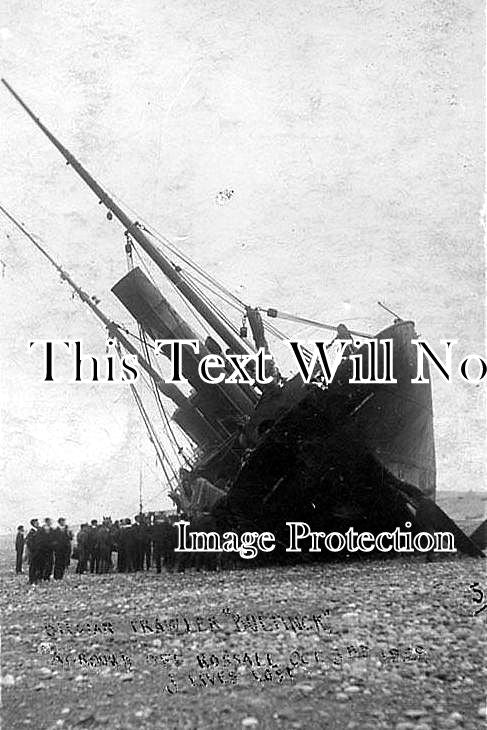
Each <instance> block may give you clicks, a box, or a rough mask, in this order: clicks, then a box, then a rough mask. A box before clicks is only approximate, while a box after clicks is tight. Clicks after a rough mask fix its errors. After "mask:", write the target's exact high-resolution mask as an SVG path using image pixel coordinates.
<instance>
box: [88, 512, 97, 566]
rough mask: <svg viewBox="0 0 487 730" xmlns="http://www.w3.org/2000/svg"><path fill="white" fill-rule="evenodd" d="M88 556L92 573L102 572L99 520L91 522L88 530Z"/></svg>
mask: <svg viewBox="0 0 487 730" xmlns="http://www.w3.org/2000/svg"><path fill="white" fill-rule="evenodd" d="M87 539H88V555H89V561H90V573H99V572H100V549H99V544H98V520H91V526H90V527H89V528H88V538H87Z"/></svg>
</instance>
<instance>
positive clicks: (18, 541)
mask: <svg viewBox="0 0 487 730" xmlns="http://www.w3.org/2000/svg"><path fill="white" fill-rule="evenodd" d="M24 543H25V537H24V526H23V525H19V526H18V527H17V536H16V538H15V552H16V556H17V557H16V561H15V572H16V573H17V575H18V574H19V573H22V556H23V554H24Z"/></svg>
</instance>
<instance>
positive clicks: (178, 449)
mask: <svg viewBox="0 0 487 730" xmlns="http://www.w3.org/2000/svg"><path fill="white" fill-rule="evenodd" d="M125 239H126V243H125V253H126V254H127V265H128V268H129V270H130V271H131V270H132V269H133V268H134V260H133V256H132V251H133V248H134V244H133V240H132V238H131V236H130V234H129V233H128V231H125ZM138 328H139V337H140V341H141V343H142V347H143V351H144V355H145V359H146V360H147V362H148V363H149V365H150V366H151V367H154V364H153V363H152V361H151V354H150V350H149V346H148V342H147V337H146V334H145V331H144V329H143V327H142V325H141V324H140V323H138ZM149 380H150V384H151V391H152V393H153V396H154V398H155V401H156V404H157V408H158V411H159V415H160V417H161V420H162V423H163V426H164V427H165V429H166V430H167V432H168V434H169V443H170V445H171V447H172V449H173V452H174V455H175V457H176V459H177V461H178V462H179V464H180V465H181V457H182V458H183V460H184V462H186V463H187V458H186V455H185V454H184V449H183V447H182V446H181V445H180V444H179V442H178V440H177V438H176V436H175V434H174V431H173V429H172V426H171V421H170V419H169V417H168V415H167V413H166V409H165V408H164V404H163V402H162V398H161V394H160V392H159V388H158V387H157V386H156V383H155V381H154V378H153V377H152V375H150V374H149Z"/></svg>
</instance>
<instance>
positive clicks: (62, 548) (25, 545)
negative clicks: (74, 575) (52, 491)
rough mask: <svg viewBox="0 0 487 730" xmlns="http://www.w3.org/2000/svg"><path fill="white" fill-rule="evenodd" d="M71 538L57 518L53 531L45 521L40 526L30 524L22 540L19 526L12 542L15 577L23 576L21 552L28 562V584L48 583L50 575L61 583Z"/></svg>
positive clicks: (64, 523) (69, 553)
mask: <svg viewBox="0 0 487 730" xmlns="http://www.w3.org/2000/svg"><path fill="white" fill-rule="evenodd" d="M72 540H73V534H72V532H71V531H70V529H69V528H68V526H67V524H66V520H65V519H64V517H60V518H59V519H58V521H57V525H56V526H55V527H53V525H52V520H51V519H50V518H49V517H46V518H45V520H44V523H43V524H42V525H40V524H39V520H38V519H32V520H31V521H30V530H29V532H28V533H27V536H25V537H24V526H23V525H19V526H18V528H17V535H16V538H15V551H16V565H15V570H16V572H17V573H22V563H23V556H24V552H26V555H27V559H28V562H29V583H32V584H35V583H40V582H41V581H48V580H50V578H51V575H53V576H54V578H55V579H56V580H60V579H61V578H62V577H63V576H64V573H65V571H66V569H67V567H68V565H69V563H70V558H71V543H72Z"/></svg>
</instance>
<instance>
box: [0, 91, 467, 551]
mask: <svg viewBox="0 0 487 730" xmlns="http://www.w3.org/2000/svg"><path fill="white" fill-rule="evenodd" d="M3 83H4V85H5V86H6V87H7V88H8V90H9V91H10V93H11V94H12V95H13V96H14V97H15V99H16V100H17V101H18V102H19V103H20V104H21V106H22V107H23V108H24V109H25V111H26V112H27V113H28V114H29V116H30V117H31V118H32V119H33V120H34V122H35V123H36V125H37V126H38V127H39V128H40V129H41V130H42V131H43V133H44V134H45V135H46V136H47V137H48V139H49V140H50V141H51V142H52V144H53V145H54V146H55V147H56V148H57V149H58V150H59V151H60V152H61V154H62V155H63V157H64V158H65V160H66V162H67V163H68V164H69V165H71V167H72V168H73V169H74V170H75V172H77V173H78V175H79V176H80V177H81V178H82V179H83V180H84V182H85V183H86V184H87V185H88V186H89V187H90V188H91V190H92V191H93V192H94V193H95V195H96V197H97V198H98V200H99V203H101V204H102V205H103V206H105V207H106V209H107V217H108V218H109V219H110V220H111V219H112V218H113V217H115V218H117V219H118V220H119V221H120V223H121V224H122V226H123V230H124V234H125V237H126V249H125V250H126V253H127V259H128V261H129V272H128V273H127V274H126V275H125V276H124V277H123V278H122V279H121V280H120V281H118V282H117V283H116V284H115V286H114V287H113V289H112V291H113V292H114V294H115V295H116V296H117V297H118V299H119V300H120V301H121V302H122V304H123V305H124V307H125V308H126V309H127V310H128V311H129V312H130V314H131V315H132V316H133V317H134V318H135V320H136V321H137V323H138V325H139V327H140V331H139V332H140V335H141V338H140V339H142V341H143V345H144V348H143V353H141V352H139V350H138V348H137V347H136V346H135V345H134V344H133V342H132V341H131V340H130V339H129V338H128V337H127V336H126V334H125V333H124V332H123V331H122V330H121V328H120V327H118V325H117V324H116V323H114V322H113V321H112V320H110V319H109V318H108V317H107V316H106V315H104V314H103V313H102V312H101V310H100V309H99V308H98V306H97V304H96V303H94V302H93V299H92V298H91V297H89V296H88V295H87V294H86V293H85V292H84V291H83V290H82V289H81V288H80V287H78V286H77V285H76V284H74V282H73V281H72V280H71V279H70V277H69V275H68V274H67V273H66V272H65V271H64V270H63V269H61V267H60V266H59V265H58V264H56V262H54V261H53V260H52V259H50V260H51V263H53V264H54V265H55V266H56V268H57V269H58V270H59V271H60V273H61V275H62V276H63V278H64V279H66V280H67V281H68V283H69V284H70V285H71V286H72V288H73V289H74V290H75V291H76V292H77V293H78V294H79V296H80V297H81V299H82V300H83V301H84V302H85V303H86V304H88V306H90V308H91V309H92V310H93V311H94V312H95V314H96V315H97V316H98V317H99V319H100V320H101V321H102V322H103V324H104V325H105V326H106V327H107V329H108V331H109V334H110V335H111V336H112V337H113V338H115V339H116V340H117V342H118V343H119V345H120V347H121V348H123V349H125V350H127V351H128V352H129V353H132V354H137V356H138V358H139V362H140V363H141V365H142V367H143V368H144V369H145V370H146V372H147V373H148V374H149V376H150V378H151V380H152V382H153V384H154V388H155V392H156V394H157V397H158V398H160V394H161V393H162V395H163V396H165V397H167V398H169V399H170V400H171V401H172V402H173V404H174V405H175V406H176V409H175V410H174V412H173V414H172V419H173V421H174V422H175V423H177V424H178V426H179V428H180V429H182V431H183V432H184V433H185V434H186V435H187V436H188V438H189V439H190V440H191V442H192V443H193V444H194V446H195V447H196V449H195V454H196V456H195V457H194V458H192V459H191V460H187V461H186V463H185V464H184V468H183V469H181V471H180V479H179V481H178V483H177V484H176V483H174V480H173V481H172V484H171V494H172V496H173V498H174V500H175V501H176V503H177V504H178V505H179V506H180V508H181V509H183V510H184V511H192V510H199V511H201V512H212V513H213V515H214V516H215V518H216V519H217V520H218V521H219V522H220V524H223V525H227V526H228V527H230V528H232V529H233V528H235V529H239V530H244V529H246V530H248V529H259V530H271V531H272V532H273V533H274V534H275V535H276V538H277V540H278V543H281V544H284V542H285V538H284V530H285V523H286V522H287V521H290V520H293V521H299V520H301V521H303V522H305V523H307V524H308V525H310V527H311V528H312V529H316V530H324V531H330V530H337V531H342V532H345V531H346V530H347V529H348V528H350V527H353V528H354V529H356V530H358V531H360V532H363V531H369V532H371V533H373V534H377V533H378V532H380V531H384V530H394V529H395V528H396V527H398V526H403V525H404V524H405V523H406V522H410V523H411V525H412V528H411V529H412V530H413V531H416V532H418V531H421V530H426V531H433V530H448V531H450V532H452V533H453V534H454V536H455V543H456V547H457V549H458V550H459V551H463V552H466V553H468V554H471V555H478V554H481V553H480V550H479V549H478V547H477V546H476V545H475V544H474V543H473V542H472V541H471V540H469V538H468V537H467V536H466V535H465V534H464V533H463V532H462V531H461V530H460V529H459V528H458V527H457V526H456V525H455V523H454V522H452V520H450V519H449V518H448V517H447V515H446V514H445V513H444V512H442V510H440V509H439V507H438V506H437V505H436V504H435V501H434V500H435V489H436V470H435V449H434V436H433V412H432V397H431V386H430V383H429V382H424V383H412V382H411V380H412V379H413V378H414V377H415V374H416V369H417V350H416V348H415V347H414V346H413V345H412V343H411V340H412V339H414V337H415V331H414V324H413V322H411V321H403V320H401V319H399V318H397V317H395V319H394V322H393V324H391V325H390V326H389V327H387V328H386V329H384V330H382V331H381V332H379V333H378V334H377V335H375V337H372V339H374V340H377V341H378V342H384V341H391V343H392V348H393V352H394V376H395V379H396V381H397V382H394V383H390V382H385V383H381V382H372V383H364V382H361V383H351V382H350V376H351V368H352V362H351V359H350V357H344V358H343V359H342V361H341V363H340V364H339V366H338V369H337V371H336V374H335V376H334V378H333V380H332V381H331V382H328V383H327V382H323V379H320V378H319V377H317V378H312V379H311V382H309V383H306V382H304V380H303V378H302V377H301V375H300V374H299V373H298V374H297V375H295V376H293V377H291V378H288V379H284V378H282V377H281V376H280V375H279V371H278V369H277V367H276V366H275V363H272V365H271V367H270V369H269V372H271V373H272V374H273V377H272V378H271V379H270V380H271V382H269V383H268V384H267V385H258V384H257V383H255V382H254V383H252V384H249V383H248V382H243V383H242V382H240V383H238V382H237V383H226V382H221V383H208V382H205V381H204V380H203V379H202V378H201V377H200V369H199V365H200V362H201V359H202V358H203V357H205V356H207V355H208V354H215V355H223V354H225V353H227V354H228V353H232V354H236V355H245V354H247V353H252V352H255V351H256V350H259V349H260V350H264V351H265V352H267V353H269V352H270V348H269V344H268V341H267V332H266V331H270V333H271V334H275V333H276V332H277V330H276V328H275V327H274V326H273V325H272V324H270V322H268V321H267V320H264V319H263V318H262V316H261V311H264V312H266V314H267V315H268V316H269V317H271V318H272V317H274V319H275V318H276V317H278V316H279V314H280V313H279V312H277V311H276V310H259V309H257V308H252V307H250V306H246V305H245V304H244V303H243V302H241V301H240V300H239V299H237V297H235V295H233V294H232V293H231V292H228V291H227V290H226V289H224V288H223V287H221V285H220V284H219V283H218V282H216V281H215V279H213V278H212V277H210V276H207V275H206V273H205V272H203V271H202V270H201V268H199V267H193V264H192V262H189V261H188V260H187V259H185V260H186V263H187V264H188V269H185V268H184V267H183V266H180V265H179V264H175V263H173V262H172V260H171V257H170V255H168V254H167V253H166V252H165V251H164V250H163V248H162V247H161V245H157V243H156V241H157V237H154V236H153V235H151V232H150V231H149V230H148V228H147V227H146V226H143V225H141V224H140V223H138V222H137V221H134V220H132V219H131V218H130V217H129V216H128V215H127V213H126V212H125V211H124V210H123V209H122V207H120V205H119V204H118V203H117V202H115V200H114V199H113V197H112V196H110V195H109V194H108V193H107V192H106V190H104V189H103V188H102V187H101V186H100V185H99V184H98V183H97V182H96V181H95V179H94V178H93V177H92V176H91V175H90V174H89V173H88V172H87V170H86V169H85V168H84V167H83V166H82V165H81V164H80V162H79V161H78V160H77V159H76V158H75V157H74V156H73V155H72V154H71V153H70V152H69V151H68V150H67V149H66V148H65V147H64V146H63V145H62V144H61V143H60V142H59V141H58V140H57V138H56V137H54V135H53V134H52V133H51V132H50V131H49V130H48V129H47V128H46V127H45V126H44V125H43V124H42V122H40V120H39V119H38V118H37V117H36V116H35V115H34V113H33V112H32V111H31V110H30V109H29V107H27V105H26V104H25V103H24V102H23V101H22V100H21V99H20V97H19V96H18V95H17V94H16V92H15V91H14V90H13V89H12V88H11V87H10V86H9V85H8V84H7V83H6V82H5V81H4V82H3ZM8 217H9V218H10V219H11V220H14V219H13V218H12V217H11V216H10V215H8ZM14 222H15V221H14ZM16 224H17V223H16ZM17 225H18V224H17ZM18 227H20V228H21V229H22V230H23V232H24V233H26V231H25V230H24V229H23V228H22V227H21V226H19V225H18ZM30 238H31V240H32V242H33V243H34V244H35V245H36V246H37V247H38V248H40V246H39V244H38V242H36V241H35V240H34V239H33V238H32V237H30ZM159 243H162V241H160V240H159ZM134 247H140V249H141V250H142V251H143V252H145V254H147V255H148V256H149V257H150V258H151V259H152V261H153V262H154V263H155V264H156V266H157V267H158V268H159V269H160V271H162V273H163V274H164V276H165V277H167V279H168V281H169V282H171V283H172V285H173V286H174V287H175V288H176V289H177V290H178V292H179V293H180V294H181V295H182V297H183V298H184V300H185V301H186V303H187V304H188V305H189V306H190V307H191V308H193V309H194V310H195V311H196V312H197V315H198V316H199V317H201V318H203V320H204V321H205V323H206V326H207V328H209V329H210V330H211V332H212V335H211V336H208V337H207V338H206V340H205V341H204V342H200V343H199V352H198V353H195V352H193V351H192V350H191V349H188V350H187V351H186V352H185V357H184V358H183V362H182V371H183V374H184V377H185V379H186V380H187V381H188V383H189V384H190V386H191V389H192V390H191V393H190V394H189V395H186V394H185V393H184V392H183V390H182V389H181V388H179V387H178V386H177V385H176V384H174V383H167V382H164V380H163V378H162V377H161V375H160V373H159V372H158V370H157V365H156V363H155V361H151V359H150V355H149V346H150V344H151V343H152V342H153V341H157V340H181V339H186V340H198V339H199V338H198V336H197V335H196V333H195V332H194V331H193V329H192V328H191V326H190V325H189V324H188V323H187V322H186V321H185V320H184V319H183V317H182V316H181V315H180V314H179V313H178V312H177V311H176V309H175V308H174V307H173V306H172V305H171V304H170V303H169V301H168V300H167V299H166V298H165V297H164V296H163V294H162V293H161V291H160V290H159V289H158V288H157V287H156V286H155V285H154V284H153V283H152V281H151V280H150V279H149V278H148V276H146V274H145V273H144V272H143V271H142V269H141V268H139V267H134V266H133V262H132V250H133V248H134ZM43 253H45V251H43ZM49 258H50V257H49ZM195 271H196V274H197V277H195V276H194V273H195ZM211 292H213V293H215V292H216V294H217V296H220V297H224V298H226V299H227V301H230V302H231V304H232V305H233V306H234V307H235V308H236V309H237V310H239V318H240V320H242V316H243V318H244V325H243V326H240V327H238V326H235V325H234V324H233V323H232V321H230V320H229V318H228V316H226V315H225V314H224V313H223V312H222V311H221V310H220V308H219V307H218V305H217V304H215V303H214V301H212V299H211ZM281 316H283V317H284V318H286V319H295V320H296V321H300V322H305V323H306V322H309V320H305V319H303V318H300V317H294V318H293V317H290V316H289V315H281ZM314 324H315V325H318V326H320V327H324V328H325V329H331V330H335V334H336V330H338V334H343V332H345V333H346V335H347V337H350V338H351V341H352V345H351V346H352V347H353V342H354V338H355V337H356V336H358V337H359V338H360V340H361V341H362V344H361V345H359V346H358V348H356V349H354V354H355V355H357V354H358V355H361V356H362V360H363V362H364V365H365V367H366V368H367V367H368V365H369V363H368V362H367V360H368V357H369V353H370V350H369V349H368V348H367V345H366V343H365V344H364V338H368V337H371V336H370V335H364V333H356V332H354V331H353V330H348V329H346V328H345V327H344V326H343V325H339V326H337V327H332V326H328V325H322V324H321V323H316V322H315V323H314ZM248 329H250V331H251V334H252V338H253V340H252V341H251V340H249V339H248ZM379 352H380V353H382V352H383V350H382V348H379ZM163 354H166V355H168V356H169V351H168V350H163ZM376 367H377V369H378V370H379V372H380V371H381V370H382V369H383V368H384V367H385V363H384V362H383V361H382V355H381V356H380V357H379V361H378V362H377V363H376ZM425 373H426V374H427V370H426V371H425ZM138 405H139V406H140V404H139V403H138ZM141 412H142V414H143V417H144V419H145V422H146V421H147V422H146V425H147V428H148V430H149V433H150V435H151V440H152V441H153V443H154V444H155V447H156V450H158V456H159V458H160V460H161V464H162V465H164V463H165V461H166V460H165V458H164V453H163V447H162V446H161V444H160V442H159V441H158V439H157V434H156V432H155V430H154V427H153V426H152V425H151V424H150V422H149V419H148V418H147V414H146V413H145V416H144V411H141ZM168 428H169V429H170V425H169V423H168ZM164 468H165V469H166V471H165V473H166V475H167V466H166V467H164ZM168 481H170V479H169V478H168ZM276 552H278V551H276ZM320 555H323V553H321V554H320Z"/></svg>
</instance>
